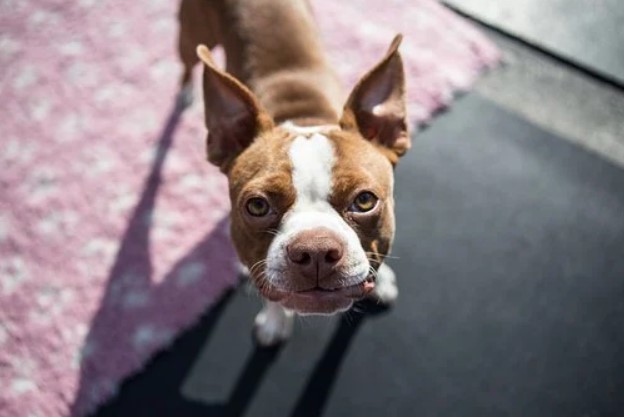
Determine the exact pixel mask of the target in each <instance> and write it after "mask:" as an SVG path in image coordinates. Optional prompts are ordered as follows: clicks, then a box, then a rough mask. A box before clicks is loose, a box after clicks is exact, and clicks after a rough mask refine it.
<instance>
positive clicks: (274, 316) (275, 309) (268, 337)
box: [254, 301, 295, 347]
mask: <svg viewBox="0 0 624 417" xmlns="http://www.w3.org/2000/svg"><path fill="white" fill-rule="evenodd" d="M294 320H295V318H294V313H293V312H292V311H290V310H286V309H285V308H284V307H282V306H281V305H280V304H278V303H274V302H272V301H266V302H265V304H264V308H263V309H262V310H260V312H259V313H258V315H257V316H256V320H255V327H254V333H255V336H256V341H257V342H258V344H259V345H260V346H265V347H268V346H275V345H277V344H279V343H281V342H284V341H286V340H288V339H289V338H290V335H291V334H292V330H293V322H294Z"/></svg>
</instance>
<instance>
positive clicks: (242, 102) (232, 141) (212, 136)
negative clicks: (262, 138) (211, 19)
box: [197, 45, 273, 172]
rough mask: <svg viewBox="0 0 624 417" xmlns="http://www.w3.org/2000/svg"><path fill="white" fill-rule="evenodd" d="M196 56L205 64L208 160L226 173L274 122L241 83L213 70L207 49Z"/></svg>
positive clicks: (220, 71)
mask: <svg viewBox="0 0 624 417" xmlns="http://www.w3.org/2000/svg"><path fill="white" fill-rule="evenodd" d="M197 55H198V56H199V58H200V59H201V60H202V62H203V63H204V76H203V90H204V115H205V121H206V127H207V128H208V138H207V151H208V160H209V161H210V162H212V163H213V164H215V165H217V166H219V167H220V168H221V170H222V171H224V172H225V171H227V170H228V167H229V166H230V164H231V162H232V161H233V160H234V159H235V158H236V157H237V156H238V155H239V154H240V153H241V152H242V151H244V150H245V149H246V148H247V147H248V146H249V145H250V144H251V143H252V142H253V140H254V139H255V138H256V137H257V136H258V135H259V134H261V133H262V132H263V131H266V130H269V129H271V128H273V120H272V119H271V117H270V116H269V114H268V113H267V112H266V111H265V110H264V109H263V108H262V106H261V105H260V104H259V102H258V100H257V99H256V97H255V95H254V94H253V93H252V92H251V91H250V90H249V89H248V88H247V87H246V86H245V85H243V83H241V82H240V81H239V80H237V79H236V78H234V77H233V76H232V75H230V74H228V73H227V72H225V71H222V70H220V69H219V68H217V67H216V66H215V63H214V60H213V59H212V56H211V55H210V51H209V50H208V48H207V47H206V46H204V45H200V46H199V47H198V48H197Z"/></svg>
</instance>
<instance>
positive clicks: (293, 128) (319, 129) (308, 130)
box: [280, 121, 340, 136]
mask: <svg viewBox="0 0 624 417" xmlns="http://www.w3.org/2000/svg"><path fill="white" fill-rule="evenodd" d="M280 126H281V127H282V128H284V129H286V130H288V131H289V132H292V133H294V134H295V135H297V136H300V135H303V136H309V135H312V134H314V133H319V134H323V133H327V132H329V131H331V130H336V129H340V127H339V126H338V125H316V126H297V125H296V124H294V123H293V122H291V121H287V122H284V123H282V124H281V125H280Z"/></svg>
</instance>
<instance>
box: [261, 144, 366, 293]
mask: <svg viewBox="0 0 624 417" xmlns="http://www.w3.org/2000/svg"><path fill="white" fill-rule="evenodd" d="M289 156H290V160H291V163H292V166H293V171H292V180H293V185H294V187H295V191H296V193H297V196H296V200H295V204H294V205H293V207H292V208H291V209H290V210H289V211H288V213H286V214H285V215H284V219H283V221H282V225H281V227H280V233H279V234H278V235H277V236H276V237H275V239H274V240H273V242H272V243H271V246H270V247H269V252H268V255H267V279H268V280H269V282H271V283H272V284H273V285H277V286H278V287H281V288H287V287H288V282H285V281H284V276H283V275H284V274H283V272H284V271H285V270H286V268H287V262H286V246H287V245H288V243H289V242H290V240H291V239H293V238H294V237H295V236H296V235H298V234H299V233H301V232H302V231H304V230H309V229H315V228H319V227H325V228H329V229H331V230H332V231H334V232H336V233H337V234H338V235H339V236H340V237H342V239H343V241H344V242H345V243H346V249H347V250H346V254H345V256H346V265H347V266H348V267H347V269H346V270H345V271H344V272H345V275H346V276H345V279H344V282H343V284H344V285H354V284H358V283H360V282H361V281H362V280H363V279H364V278H365V277H366V276H367V275H368V273H369V267H370V265H369V263H368V259H367V257H366V254H365V253H364V250H363V249H362V246H361V244H360V240H359V238H358V236H357V234H356V233H355V231H354V230H353V229H352V228H351V227H349V225H348V224H347V223H346V222H345V221H344V219H343V218H342V217H341V216H340V215H339V214H338V213H337V212H336V210H334V208H333V207H332V206H331V205H330V204H329V197H330V196H331V191H332V170H333V167H334V163H335V162H336V161H335V159H336V157H335V154H334V148H333V145H332V143H331V142H330V140H329V139H328V138H327V137H326V136H324V135H322V134H319V133H313V134H311V135H310V136H303V135H301V136H297V137H296V138H295V139H294V141H293V143H292V145H291V147H290V150H289Z"/></svg>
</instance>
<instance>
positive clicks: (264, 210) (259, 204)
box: [246, 197, 271, 217]
mask: <svg viewBox="0 0 624 417" xmlns="http://www.w3.org/2000/svg"><path fill="white" fill-rule="evenodd" d="M246 208H247V213H249V214H250V215H252V216H254V217H263V216H266V215H267V214H269V210H270V208H271V206H269V202H268V201H266V199H264V198H262V197H253V198H250V199H249V200H247V204H246Z"/></svg>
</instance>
